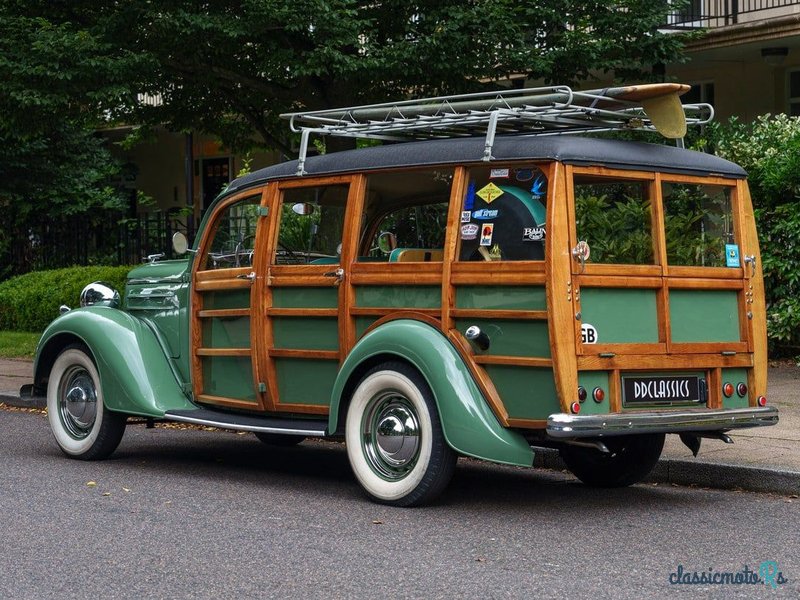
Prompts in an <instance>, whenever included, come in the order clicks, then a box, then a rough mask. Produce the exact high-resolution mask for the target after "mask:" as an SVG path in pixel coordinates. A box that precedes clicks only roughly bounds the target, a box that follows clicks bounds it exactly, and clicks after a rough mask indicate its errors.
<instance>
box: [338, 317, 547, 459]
mask: <svg viewBox="0 0 800 600" xmlns="http://www.w3.org/2000/svg"><path fill="white" fill-rule="evenodd" d="M393 359H395V360H396V359H400V360H404V361H406V362H408V363H410V364H411V365H413V366H414V367H415V368H416V369H417V370H418V371H419V372H420V373H421V374H422V376H423V377H424V378H425V380H426V381H427V383H428V385H429V386H430V388H431V390H432V391H433V395H434V398H435V400H436V406H437V408H438V409H439V415H440V417H441V422H442V429H443V430H444V437H445V439H446V440H447V443H448V444H449V445H450V447H451V448H453V450H455V451H456V452H459V453H461V454H464V455H467V456H474V457H476V458H482V459H486V460H491V461H494V462H498V463H506V464H512V465H520V466H528V467H529V466H531V464H532V463H533V451H532V450H531V447H530V445H529V444H528V443H527V442H526V441H525V438H523V437H522V435H520V434H519V433H517V432H515V431H512V430H510V429H506V428H505V427H503V426H502V425H500V423H499V422H498V421H497V418H496V417H495V415H494V413H493V412H492V410H491V408H489V405H488V403H487V402H486V400H485V399H484V398H483V395H482V394H481V392H480V390H479V389H478V386H477V385H476V384H475V382H474V381H473V379H472V376H471V374H470V372H469V370H468V369H467V366H466V365H465V364H464V361H463V360H462V358H461V356H460V355H459V354H458V352H457V351H456V349H455V348H454V347H453V345H452V344H451V343H450V342H449V341H448V340H447V339H446V338H445V336H444V335H442V333H441V332H440V331H439V330H437V329H435V328H434V327H432V326H430V325H428V324H426V323H423V322H421V321H416V320H413V319H397V320H394V321H389V322H387V323H384V324H383V325H381V326H379V327H377V328H376V329H374V330H373V331H371V332H369V333H368V334H367V335H365V336H364V337H363V338H362V339H361V340H360V341H359V342H358V343H357V344H356V346H355V347H354V348H353V350H352V352H350V354H349V356H348V357H347V360H345V361H344V364H343V365H342V368H341V369H340V370H339V375H338V377H337V379H336V384H335V385H334V388H333V394H332V396H331V411H330V416H329V422H328V431H329V432H330V433H334V432H335V431H336V430H337V429H339V428H340V425H342V424H344V418H345V415H346V411H347V404H348V403H349V400H350V394H351V393H352V391H353V389H354V388H355V386H356V384H357V383H358V381H359V380H360V379H361V377H363V376H364V374H365V373H366V371H368V370H369V369H370V368H372V367H373V366H375V365H376V364H380V363H381V362H384V361H386V360H393ZM340 413H341V414H340Z"/></svg>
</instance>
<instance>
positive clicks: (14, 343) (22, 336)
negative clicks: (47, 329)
mask: <svg viewBox="0 0 800 600" xmlns="http://www.w3.org/2000/svg"><path fill="white" fill-rule="evenodd" d="M41 335H42V334H41V333H28V332H26V331H0V358H33V352H34V350H36V342H38V341H39V337H41Z"/></svg>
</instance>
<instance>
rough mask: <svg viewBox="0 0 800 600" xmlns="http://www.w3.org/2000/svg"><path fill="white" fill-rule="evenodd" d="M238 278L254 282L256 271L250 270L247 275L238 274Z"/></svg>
mask: <svg viewBox="0 0 800 600" xmlns="http://www.w3.org/2000/svg"><path fill="white" fill-rule="evenodd" d="M236 279H249V280H250V283H253V282H254V281H255V280H256V274H255V272H254V271H250V272H249V273H248V274H247V275H237V276H236Z"/></svg>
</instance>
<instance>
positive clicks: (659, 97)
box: [281, 83, 714, 175]
mask: <svg viewBox="0 0 800 600" xmlns="http://www.w3.org/2000/svg"><path fill="white" fill-rule="evenodd" d="M688 90H689V86H688V85H681V84H676V83H663V84H650V85H637V86H625V87H610V88H605V89H598V90H589V91H584V92H576V91H573V90H572V89H571V88H569V87H567V86H563V85H560V86H551V87H539V88H528V89H514V90H502V91H491V92H479V93H475V94H461V95H456V96H438V97H435V98H421V99H417V100H406V101H401V102H386V103H382V104H370V105H364V106H353V107H349V108H335V109H329V110H317V111H307V112H294V113H285V114H282V115H281V117H282V118H284V119H288V120H289V125H290V128H291V130H292V131H293V132H296V133H300V134H301V137H300V150H299V157H298V165H297V174H298V175H303V174H305V169H304V167H305V162H306V156H307V153H308V141H309V136H310V135H311V134H312V133H314V134H317V135H320V136H326V135H334V136H341V137H352V138H362V139H377V140H388V141H412V140H424V139H441V138H451V137H476V136H485V139H486V143H485V147H484V153H483V160H485V161H489V160H492V147H493V145H494V139H495V135H498V134H499V135H514V134H516V135H524V134H527V135H558V134H565V133H578V132H587V131H610V130H617V129H627V130H639V131H657V132H659V133H661V134H662V135H663V136H664V137H668V138H674V139H678V140H681V139H682V138H683V136H684V135H685V133H686V126H687V124H690V125H704V124H706V123H708V122H710V121H711V120H712V119H713V118H714V109H713V107H712V106H711V105H710V104H685V105H682V104H681V103H680V100H679V96H680V95H681V94H683V93H685V92H686V91H688ZM679 145H680V141H679Z"/></svg>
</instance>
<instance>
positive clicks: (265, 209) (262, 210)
mask: <svg viewBox="0 0 800 600" xmlns="http://www.w3.org/2000/svg"><path fill="white" fill-rule="evenodd" d="M256 214H257V215H258V216H259V217H268V216H269V206H259V207H258V209H257V210H256Z"/></svg>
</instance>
